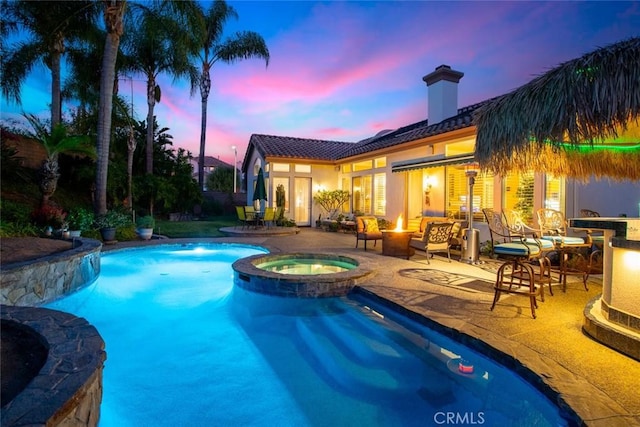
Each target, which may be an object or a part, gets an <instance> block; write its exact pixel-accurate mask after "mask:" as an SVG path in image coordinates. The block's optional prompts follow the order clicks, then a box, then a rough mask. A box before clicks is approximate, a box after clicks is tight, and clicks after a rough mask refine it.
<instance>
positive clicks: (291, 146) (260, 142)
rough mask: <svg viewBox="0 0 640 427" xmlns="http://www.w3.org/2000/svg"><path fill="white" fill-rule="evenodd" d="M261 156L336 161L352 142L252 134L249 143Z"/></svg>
mask: <svg viewBox="0 0 640 427" xmlns="http://www.w3.org/2000/svg"><path fill="white" fill-rule="evenodd" d="M249 143H250V144H253V146H254V147H255V149H256V150H257V151H258V152H259V153H260V154H261V155H262V156H263V157H267V156H274V157H285V158H286V157H288V158H296V159H310V160H330V161H332V160H336V159H338V158H339V156H340V155H341V154H342V153H344V152H346V151H347V150H348V149H349V148H351V147H352V146H353V145H354V143H353V142H344V141H326V140H320V139H308V138H295V137H291V136H275V135H260V134H253V135H251V139H250V141H249Z"/></svg>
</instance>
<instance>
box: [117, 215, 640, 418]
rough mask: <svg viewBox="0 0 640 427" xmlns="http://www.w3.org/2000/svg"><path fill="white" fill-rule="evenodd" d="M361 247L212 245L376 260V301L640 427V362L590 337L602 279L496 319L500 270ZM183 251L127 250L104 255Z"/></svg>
mask: <svg viewBox="0 0 640 427" xmlns="http://www.w3.org/2000/svg"><path fill="white" fill-rule="evenodd" d="M355 240H356V239H355V236H354V235H351V234H344V233H340V232H338V233H332V232H324V231H320V230H318V229H314V228H303V229H301V230H300V232H299V233H297V234H290V235H286V236H283V235H279V234H276V233H273V232H272V233H271V234H265V233H260V230H257V231H256V235H250V234H248V233H243V236H234V237H225V238H216V239H202V241H203V242H238V243H246V244H253V245H259V246H263V247H265V248H267V249H269V250H270V251H271V252H322V253H332V254H342V255H347V256H349V255H351V256H357V257H364V258H367V259H368V260H370V261H371V262H373V263H375V264H377V266H378V269H377V273H376V275H375V276H374V277H373V278H372V279H371V280H370V281H369V282H368V283H367V284H366V285H364V286H361V287H362V288H364V289H365V290H366V291H369V292H371V293H373V294H375V295H378V296H380V297H382V298H384V299H386V300H388V301H390V302H391V304H392V305H394V304H397V305H398V308H400V309H401V310H408V313H409V314H412V313H417V314H419V315H421V316H424V317H425V318H427V319H430V320H432V321H433V322H435V324H434V326H435V327H436V329H439V330H441V331H442V332H445V333H447V331H449V332H450V331H451V330H454V331H459V332H460V333H461V334H463V338H464V341H465V343H466V344H469V343H472V346H475V347H482V348H483V349H484V350H486V351H488V352H489V353H490V354H491V355H492V356H493V357H494V358H496V359H498V360H500V361H501V362H502V363H503V364H505V365H506V366H507V367H509V368H511V369H512V370H515V371H517V372H519V373H520V374H521V375H523V376H524V377H526V378H528V379H529V380H530V381H533V382H544V383H545V384H546V385H547V386H548V387H549V388H550V389H551V390H553V391H555V392H557V393H559V394H560V397H561V399H562V400H563V401H564V402H566V404H567V405H569V406H570V407H571V408H572V409H573V410H574V411H575V412H576V413H577V414H578V416H579V417H580V418H581V419H582V420H583V422H584V423H585V424H586V425H589V426H607V427H610V426H625V427H628V426H640V387H638V378H640V362H638V361H636V360H634V359H632V358H629V357H627V356H625V355H623V354H621V353H618V352H616V351H614V350H612V349H610V348H608V347H606V346H604V345H602V344H600V343H598V342H596V341H594V340H593V339H591V338H590V337H588V336H586V335H585V334H584V333H583V332H582V323H583V321H584V310H585V307H586V306H587V304H588V303H589V301H590V300H592V299H594V298H595V297H596V296H597V295H598V294H599V293H600V292H601V289H602V286H601V276H591V277H590V279H589V291H585V290H584V288H583V287H582V283H581V282H579V281H576V282H572V283H569V284H568V286H567V291H566V293H563V292H562V291H561V289H560V287H559V285H555V286H554V294H555V295H554V296H551V295H549V292H548V289H545V291H546V292H545V296H546V298H545V302H540V303H539V308H538V310H536V312H537V315H538V316H537V319H533V318H532V317H531V314H530V310H529V301H528V299H527V298H524V297H522V296H518V295H510V296H503V297H501V300H500V302H499V303H498V305H497V307H496V308H495V309H494V310H493V311H490V309H489V308H490V306H491V302H492V299H493V289H492V281H493V280H494V279H495V265H496V264H495V262H488V263H486V264H484V265H479V266H475V265H469V264H466V263H462V262H459V261H452V262H451V263H449V262H447V260H446V259H445V258H441V257H438V255H436V256H435V257H434V258H433V259H432V260H431V262H430V264H427V260H426V257H425V253H424V252H421V251H417V252H416V254H415V255H414V256H412V257H411V258H410V259H409V260H405V259H400V258H394V257H388V256H383V255H382V250H381V249H382V248H381V246H382V244H381V242H378V243H377V245H376V246H375V247H374V246H373V245H368V250H367V251H366V252H365V251H364V249H363V248H362V247H360V248H358V249H356V248H355ZM181 241H182V239H171V240H160V241H156V242H123V243H119V244H117V245H113V246H108V247H105V248H104V250H105V251H110V250H114V249H119V248H124V247H128V246H140V245H141V244H154V243H169V242H174V243H179V242H181ZM184 241H185V242H187V241H188V242H193V241H194V240H193V239H185V240H184ZM360 246H362V245H360ZM454 258H455V257H454ZM477 340H480V341H477ZM485 344H486V345H485Z"/></svg>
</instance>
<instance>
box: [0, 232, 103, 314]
mask: <svg viewBox="0 0 640 427" xmlns="http://www.w3.org/2000/svg"><path fill="white" fill-rule="evenodd" d="M73 241H74V248H73V249H70V250H68V251H64V252H60V253H57V254H54V255H50V256H46V257H42V258H38V259H37V260H32V261H25V262H18V263H13V264H8V265H5V266H3V267H2V271H1V272H0V304H6V305H13V306H32V307H33V306H39V305H42V304H46V303H48V302H50V301H53V300H55V299H56V298H58V297H60V296H61V295H65V294H68V293H71V292H73V291H75V290H77V289H79V288H82V287H84V286H86V285H88V284H90V283H93V281H95V280H96V279H97V278H98V275H99V274H100V250H101V248H102V244H101V243H100V242H99V241H97V240H93V239H85V238H75V239H74V240H73Z"/></svg>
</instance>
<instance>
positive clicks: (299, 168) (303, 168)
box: [293, 165, 311, 173]
mask: <svg viewBox="0 0 640 427" xmlns="http://www.w3.org/2000/svg"><path fill="white" fill-rule="evenodd" d="M293 168H294V170H295V171H296V172H298V173H311V165H295V166H294V167H293Z"/></svg>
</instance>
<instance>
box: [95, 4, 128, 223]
mask: <svg viewBox="0 0 640 427" xmlns="http://www.w3.org/2000/svg"><path fill="white" fill-rule="evenodd" d="M126 5H127V2H126V0H105V11H104V19H105V23H106V28H107V37H106V40H105V43H104V55H103V57H102V74H101V76H100V101H99V105H98V136H97V146H96V152H97V161H96V199H95V206H94V210H95V213H96V214H97V215H101V214H104V213H106V212H107V174H108V170H109V140H110V138H111V112H112V108H113V84H114V79H115V74H116V58H117V57H118V46H119V45H120V36H121V35H122V31H123V26H122V17H123V15H124V11H125V9H126Z"/></svg>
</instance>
